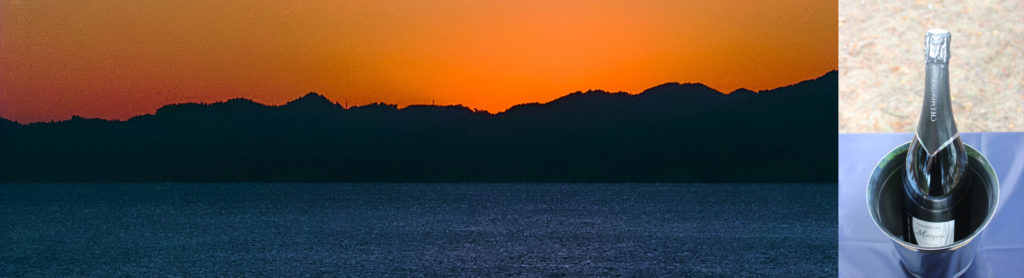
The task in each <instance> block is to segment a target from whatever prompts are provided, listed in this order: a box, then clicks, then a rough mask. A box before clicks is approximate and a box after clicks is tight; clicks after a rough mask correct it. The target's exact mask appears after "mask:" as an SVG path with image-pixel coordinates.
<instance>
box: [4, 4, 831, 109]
mask: <svg viewBox="0 0 1024 278" xmlns="http://www.w3.org/2000/svg"><path fill="white" fill-rule="evenodd" d="M776 2H779V3H776ZM837 8H838V7H837V5H836V3H835V2H834V1H821V0H800V1H655V0H633V1H602V0H588V1H447V0H440V1H391V0H367V1H315V0H310V1H261V0H218V1H209V0H174V1H138V0H102V1H98V0H83V1H31V0H0V117H4V118H7V119H13V120H17V121H20V122H23V123H24V122H35V121H49V120H63V119H67V118H69V117H70V116H71V115H80V116H83V117H99V118H107V119H126V118H128V117H131V116H134V115H139V114H146V113H153V112H154V111H155V110H156V109H157V108H159V107H160V106H163V105H165V104H171V103H181V102H215V101H222V100H226V99H230V98H235V97H244V98H250V99H253V100H255V101H257V102H261V103H266V104H283V103H285V102H287V101H288V100H291V99H294V98H297V97H299V96H302V95H303V94H305V93H307V92H310V91H316V92H319V93H321V94H323V95H325V96H327V97H328V98H330V99H333V100H335V101H338V102H341V103H345V102H347V103H349V104H350V105H362V104H366V103H371V102H386V103H393V104H398V105H399V106H405V105H409V104H429V103H431V101H434V102H435V103H436V104H463V105H466V106H468V107H473V108H480V109H485V110H488V111H491V112H499V111H502V110H505V109H506V108H508V107H509V106H512V105H514V104H518V103H525V102H545V101H550V100H552V99H554V98H557V97H559V96H562V95H565V94H568V93H571V92H573V91H578V90H587V89H603V90H608V91H627V92H630V93H639V92H640V91H642V90H643V89H646V88H649V87H653V86H655V85H658V84H661V83H665V82H673V81H674V82H702V83H705V84H708V85H709V86H711V87H713V88H716V89H718V90H720V91H725V92H729V91H732V90H734V89H737V88H740V87H745V88H749V89H754V90H762V89H770V88H774V87H778V86H782V85H788V84H791V83H795V82H797V81H801V80H805V79H810V78H814V77H818V76H820V75H822V74H824V73H825V72H827V71H829V70H833V69H835V68H836V67H837V64H838V62H837V44H838V34H837V22H838V20H837Z"/></svg>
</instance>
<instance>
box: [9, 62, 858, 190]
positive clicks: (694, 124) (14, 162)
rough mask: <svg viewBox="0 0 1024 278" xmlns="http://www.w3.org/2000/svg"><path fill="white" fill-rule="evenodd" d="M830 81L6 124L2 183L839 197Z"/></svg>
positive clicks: (244, 103) (296, 105)
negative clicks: (752, 191) (801, 187)
mask: <svg viewBox="0 0 1024 278" xmlns="http://www.w3.org/2000/svg"><path fill="white" fill-rule="evenodd" d="M837 88H838V77H837V74H836V72H835V71H833V72H830V73H828V74H825V75H824V76H821V77H819V78H817V79H813V80H808V81H804V82H801V83H798V84H794V85H791V86H786V87H782V88H777V89H773V90H768V91H761V92H757V93H755V92H752V91H749V90H737V91H734V92H732V93H731V94H728V95H726V94H723V93H720V92H718V91H715V90H714V89H711V88H709V87H707V86H704V85H702V84H678V83H667V84H663V85H659V86H656V87H653V88H650V89H648V90H646V91H644V92H642V93H640V94H636V95H630V94H626V93H609V92H604V91H587V92H576V93H572V94H569V95H566V96H563V97H561V98H558V99H555V100H553V101H551V102H548V103H543V104H541V103H530V104H521V105H516V106H514V107H512V108H509V109H508V110H506V111H504V112H501V113H497V114H490V113H487V112H483V111H477V110H473V109H470V108H467V107H463V106H459V105H456V106H432V105H412V106H408V107H405V108H402V109H398V107H397V106H395V105H388V104H382V103H376V104H370V105H364V106H357V107H351V108H344V107H342V106H340V105H338V104H337V103H334V102H332V101H330V100H328V99H327V98H325V97H323V96H321V95H318V94H315V93H310V94H307V95H305V96H303V97H301V98H298V99H296V100H294V101H291V102H288V103H287V104H285V105H281V106H266V105H263V104H259V103H255V102H253V101H250V100H246V99H232V100H228V101H225V102H218V103H213V104H195V103H186V104H174V105H168V106H165V107H162V108H160V109H158V110H157V111H156V113H155V114H151V115H142V116H137V117H134V118H131V119H129V120H127V121H107V120H102V119H85V118H80V117H73V118H72V119H70V120H67V121H60V122H51V123H32V124H24V125H22V124H19V123H16V122H12V121H8V120H0V181H354V182H359V181H415V182H433V181H437V182H461V181H473V182H477V181H479V182H834V181H835V180H836V178H837V177H836V175H837V173H836V163H837V161H836V159H837V158H836V153H837V146H836V139H835V138H836V137H835V136H836V133H837V129H836V122H837V116H836V110H835V109H836V108H835V107H836V105H837V101H838V97H837Z"/></svg>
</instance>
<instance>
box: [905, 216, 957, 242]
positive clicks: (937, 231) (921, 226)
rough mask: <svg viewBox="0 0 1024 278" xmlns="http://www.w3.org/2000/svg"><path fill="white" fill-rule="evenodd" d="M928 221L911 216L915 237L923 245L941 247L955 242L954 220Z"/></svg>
mask: <svg viewBox="0 0 1024 278" xmlns="http://www.w3.org/2000/svg"><path fill="white" fill-rule="evenodd" d="M954 221H956V220H949V221H946V222H928V221H924V220H921V219H917V217H911V222H912V225H913V229H914V238H916V239H917V245H920V246H921V247H941V246H946V245H950V244H953V222H954Z"/></svg>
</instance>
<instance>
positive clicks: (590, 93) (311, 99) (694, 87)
mask: <svg viewBox="0 0 1024 278" xmlns="http://www.w3.org/2000/svg"><path fill="white" fill-rule="evenodd" d="M837 74H838V72H837V71H836V70H832V71H829V72H827V73H825V74H823V75H821V76H819V77H817V78H814V79H808V80H803V81H800V82H797V83H793V84H790V85H784V86H781V87H777V88H774V89H769V90H763V91H751V90H748V89H746V88H739V89H736V90H733V91H731V92H729V93H725V92H722V91H718V90H716V89H714V88H711V87H709V86H707V85H705V84H703V83H699V82H691V83H678V82H666V83H662V84H660V85H657V86H654V87H651V88H648V89H645V90H643V91H641V92H640V93H637V94H630V93H628V92H622V91H618V92H609V91H606V90H601V89H591V90H587V91H575V92H572V93H569V94H566V95H563V96H560V97H557V98H555V99H553V100H550V101H548V102H528V103H520V104H515V105H512V106H510V107H509V108H507V109H505V110H503V111H499V112H494V113H492V112H489V111H486V110H480V109H475V108H471V107H468V106H464V105H462V104H454V105H433V104H410V105H407V106H405V107H401V108H398V105H396V104H388V103H383V102H374V103H369V104H365V105H357V106H351V107H344V106H341V105H340V104H339V103H338V102H335V101H333V100H331V99H329V98H327V97H326V96H324V95H322V94H320V93H317V92H308V93H306V94H305V95H303V96H300V97H298V98H296V99H293V100H290V101H288V102H286V103H284V104H281V105H269V104H263V103H260V102H257V101H255V100H252V99H248V98H241V97H238V98H231V99H228V100H224V101H216V102H182V103H172V104H167V105H164V106H161V107H160V108H157V110H156V112H154V113H153V114H141V115H136V116H132V117H129V118H128V120H131V119H132V118H136V117H142V116H146V115H155V114H159V113H160V112H161V111H162V110H163V111H167V110H175V109H177V108H181V107H189V108H198V107H210V106H219V105H237V106H243V105H254V106H255V105H258V106H263V107H269V108H273V107H306V108H309V107H319V108H320V109H323V108H341V109H344V110H349V109H353V108H356V109H358V108H360V107H364V106H374V107H375V106H391V107H395V109H398V110H402V109H405V108H408V107H418V108H423V107H447V106H460V107H465V108H466V109H469V110H471V111H483V112H486V113H488V114H492V115H498V114H503V113H506V112H508V111H509V110H512V109H514V108H516V107H519V106H531V105H538V104H539V105H546V104H551V103H557V102H561V101H565V99H572V98H578V97H595V96H596V97H623V98H628V97H636V96H642V95H645V94H648V95H649V94H659V93H661V92H662V91H669V92H677V91H679V90H680V89H682V90H685V93H693V94H702V93H707V94H709V95H710V96H712V97H715V96H736V95H756V94H760V93H762V92H771V91H776V90H779V89H783V88H787V87H791V86H795V85H798V84H802V83H804V82H808V81H814V80H817V79H821V78H825V77H827V76H829V75H837ZM370 109H372V108H370ZM71 117H72V118H69V119H68V120H57V121H50V122H30V123H21V122H18V121H14V120H10V119H6V118H3V117H0V120H2V121H8V122H14V123H17V124H19V125H28V124H36V123H54V122H63V121H69V120H71V119H73V118H76V117H77V118H83V119H98V120H105V121H112V122H124V121H128V120H112V119H103V118H91V117H82V116H79V115H72V116H71Z"/></svg>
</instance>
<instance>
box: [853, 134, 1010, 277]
mask: <svg viewBox="0 0 1024 278" xmlns="http://www.w3.org/2000/svg"><path fill="white" fill-rule="evenodd" d="M908 145H909V143H907V144H903V145H901V146H899V147H896V148H895V149H893V150H892V151H890V152H889V153H888V154H886V155H885V157H883V158H882V160H881V161H879V162H878V165H876V166H875V170H874V172H872V173H871V179H870V180H868V189H867V201H868V211H869V212H870V213H871V218H872V219H873V220H874V221H875V226H878V229H880V230H881V231H882V233H883V234H885V235H886V236H888V237H889V239H891V240H892V242H893V245H894V246H895V247H896V253H897V254H898V255H899V257H900V265H902V266H903V269H904V270H905V271H906V273H907V274H908V275H910V276H914V277H959V276H961V275H963V274H964V273H966V272H967V270H968V269H969V268H970V267H971V265H972V263H974V259H975V257H976V254H977V252H976V250H977V247H978V244H977V243H976V242H977V240H976V238H977V237H978V235H980V234H981V232H982V231H984V230H985V227H986V226H988V222H989V221H991V220H992V216H993V215H995V212H996V207H997V203H998V202H999V181H998V180H997V178H996V173H995V170H993V169H992V165H990V164H989V163H988V160H987V159H985V157H984V156H982V155H981V153H979V152H978V151H977V150H975V149H974V148H972V147H971V146H966V145H965V146H966V147H967V156H968V158H969V160H968V162H967V167H968V171H967V174H966V175H974V176H973V178H976V179H977V181H980V182H978V183H975V184H973V185H972V186H971V191H970V193H969V194H971V197H970V198H971V199H972V202H971V205H970V206H971V219H972V221H970V224H971V228H972V229H973V232H971V233H970V235H969V236H967V237H966V238H963V239H960V240H957V241H956V242H953V244H950V245H947V246H941V247H921V246H918V245H916V244H911V243H909V242H906V241H904V240H903V236H902V234H903V225H904V224H903V223H904V222H903V217H904V214H903V206H902V202H903V200H902V198H901V195H900V194H903V193H902V192H903V191H902V190H903V188H902V186H903V176H902V175H903V168H904V162H905V158H906V156H907V146H908ZM972 242H975V243H972Z"/></svg>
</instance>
